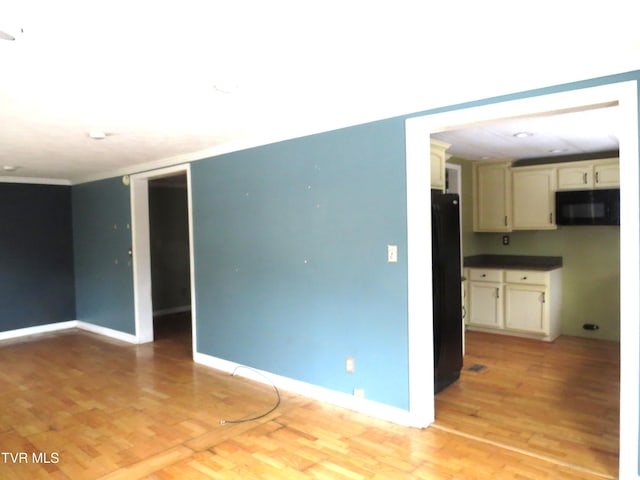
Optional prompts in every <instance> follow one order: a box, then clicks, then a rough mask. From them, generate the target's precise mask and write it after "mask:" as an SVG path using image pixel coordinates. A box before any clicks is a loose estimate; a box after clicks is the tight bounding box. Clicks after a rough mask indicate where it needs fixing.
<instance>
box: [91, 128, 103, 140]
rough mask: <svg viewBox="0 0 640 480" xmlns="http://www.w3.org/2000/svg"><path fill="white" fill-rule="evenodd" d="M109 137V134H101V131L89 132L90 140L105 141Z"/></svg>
mask: <svg viewBox="0 0 640 480" xmlns="http://www.w3.org/2000/svg"><path fill="white" fill-rule="evenodd" d="M106 137H107V134H106V133H104V132H101V131H100V130H92V131H90V132H89V138H91V139H93V140H104V139H105V138H106Z"/></svg>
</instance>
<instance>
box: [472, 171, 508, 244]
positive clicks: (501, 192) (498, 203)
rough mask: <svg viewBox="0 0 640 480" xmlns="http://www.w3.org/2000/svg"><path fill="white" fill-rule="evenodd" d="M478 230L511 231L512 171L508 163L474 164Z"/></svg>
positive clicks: (474, 220) (475, 228) (475, 227)
mask: <svg viewBox="0 0 640 480" xmlns="http://www.w3.org/2000/svg"><path fill="white" fill-rule="evenodd" d="M474 187H475V188H474V212H473V213H474V216H473V230H474V231H476V232H510V231H511V173H510V169H509V166H508V165H507V164H504V163H501V164H489V165H474Z"/></svg>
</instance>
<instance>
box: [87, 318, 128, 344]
mask: <svg viewBox="0 0 640 480" xmlns="http://www.w3.org/2000/svg"><path fill="white" fill-rule="evenodd" d="M76 326H77V328H78V329H79V330H85V331H87V332H91V333H97V334H98V335H102V336H103V337H109V338H115V339H116V340H120V341H122V342H127V343H139V342H138V339H137V338H136V336H135V335H131V334H130V333H125V332H121V331H119V330H114V329H112V328H107V327H103V326H101V325H95V324H93V323H87V322H82V321H80V320H78V322H77V325H76Z"/></svg>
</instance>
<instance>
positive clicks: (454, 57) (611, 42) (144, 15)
mask: <svg viewBox="0 0 640 480" xmlns="http://www.w3.org/2000/svg"><path fill="white" fill-rule="evenodd" d="M512 5H513V4H512V3H511V2H506V1H499V0H487V1H484V2H475V1H460V0H458V1H455V0H452V1H447V2H423V1H402V0H400V1H393V2H391V1H390V0H389V1H363V0H353V1H349V2H347V1H340V2H338V1H333V0H324V1H316V0H309V1H305V2H301V1H299V0H295V1H294V0H271V1H268V2H266V1H242V0H208V1H204V0H203V1H197V0H180V1H169V0H167V1H164V2H158V1H154V2H152V1H148V0H139V1H135V0H111V1H106V0H58V1H55V2H51V1H44V0H15V1H14V2H7V1H4V0H0V31H5V32H9V33H14V35H15V37H16V40H15V41H6V40H0V168H1V167H2V166H5V165H6V166H16V167H18V168H17V170H16V171H14V172H2V171H1V170H0V177H2V178H0V180H1V179H4V180H8V181H12V180H13V181H16V180H17V179H25V178H28V179H31V180H32V181H37V180H35V179H47V180H46V181H56V182H61V183H76V182H82V181H87V180H91V179H97V178H104V177H106V176H112V175H117V174H123V173H132V172H135V171H140V170H142V169H148V168H152V167H156V166H161V165H169V164H173V163H178V162H183V161H187V160H192V159H197V158H202V157H203V156H206V155H213V154H216V153H220V152H224V151H230V150H234V149H238V148H242V147H245V146H249V145H258V144H262V143H267V142H271V141H276V140H281V139H285V138H292V137H296V136H300V135H304V134H308V133H314V132H319V131H325V130H329V129H334V128H340V127H343V126H347V125H353V124H357V123H363V122H367V121H371V120H377V119H381V118H387V117H391V116H396V115H403V114H408V113H413V112H418V111H422V110H425V109H428V108H435V107H438V106H445V105H451V104H455V103H459V102H465V101H471V100H475V99H478V98H484V97H488V96H493V95H500V94H505V93H511V92H517V91H521V90H526V89H530V88H538V87H543V86H547V85H554V84H558V83H563V82H569V81H576V80H581V79H587V78H593V77H597V76H601V75H607V74H613V73H620V72H625V71H629V70H634V69H640V29H638V28H637V26H636V21H635V19H636V13H635V9H636V2H634V1H619V0H611V1H609V2H607V4H606V7H607V8H606V9H603V8H602V6H601V4H599V2H572V1H567V2H557V1H550V0H542V1H539V2H536V4H535V9H534V8H533V7H532V8H531V10H526V7H525V6H522V7H519V8H513V6H512ZM505 7H506V8H505ZM229 91H231V93H228V92H229ZM549 128H551V127H548V125H539V124H536V125H523V127H522V129H525V130H536V131H538V130H544V129H549ZM91 130H101V131H104V132H106V133H107V137H106V138H105V139H104V140H91V139H89V138H88V136H87V133H88V132H89V131H91ZM605 130H606V129H605ZM551 133H553V132H551ZM598 135H603V140H608V141H611V139H610V138H608V139H607V138H605V137H607V135H608V134H607V132H605V131H604V130H602V131H599V132H598ZM474 136H475V135H474ZM492 137H496V138H502V139H504V135H501V134H495V130H493V131H489V132H488V133H487V132H486V131H483V132H480V133H479V136H478V138H482V139H483V142H484V143H487V139H488V138H492ZM541 138H543V137H541V136H540V137H536V136H534V137H530V139H529V140H531V141H534V140H538V139H541ZM592 140H593V137H592V136H589V137H588V138H581V139H580V140H579V142H580V143H581V142H583V141H592ZM566 141H568V142H572V143H576V142H578V140H576V139H575V138H572V139H569V140H566ZM581 145H582V146H581V147H580V148H587V149H588V148H592V147H591V146H590V145H587V144H584V145H583V144H582V143H581ZM544 148H548V145H545V146H544ZM474 150H475V149H474Z"/></svg>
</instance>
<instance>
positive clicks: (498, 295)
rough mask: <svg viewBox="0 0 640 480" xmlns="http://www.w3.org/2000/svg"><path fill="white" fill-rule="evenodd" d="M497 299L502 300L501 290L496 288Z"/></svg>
mask: <svg viewBox="0 0 640 480" xmlns="http://www.w3.org/2000/svg"><path fill="white" fill-rule="evenodd" d="M496 298H500V288H496Z"/></svg>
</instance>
